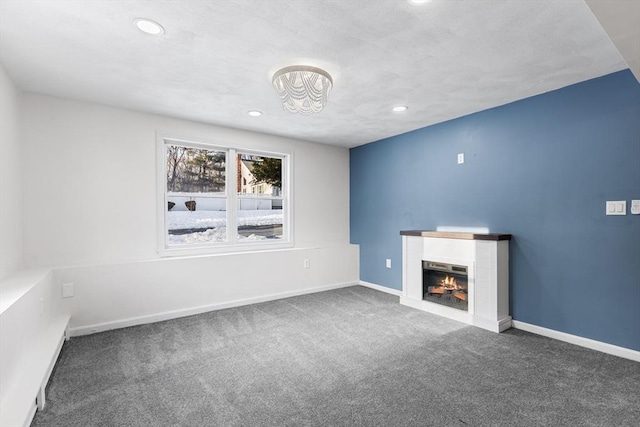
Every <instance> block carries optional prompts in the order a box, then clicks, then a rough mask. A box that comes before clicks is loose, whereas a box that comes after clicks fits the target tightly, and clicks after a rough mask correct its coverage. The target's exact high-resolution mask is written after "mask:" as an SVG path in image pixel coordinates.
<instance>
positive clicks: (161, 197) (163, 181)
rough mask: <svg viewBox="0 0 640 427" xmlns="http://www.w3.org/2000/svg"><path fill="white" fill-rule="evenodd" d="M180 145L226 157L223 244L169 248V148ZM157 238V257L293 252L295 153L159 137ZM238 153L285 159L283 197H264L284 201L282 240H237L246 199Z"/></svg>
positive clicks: (157, 148)
mask: <svg viewBox="0 0 640 427" xmlns="http://www.w3.org/2000/svg"><path fill="white" fill-rule="evenodd" d="M168 145H181V146H184V147H190V148H201V149H206V150H216V151H222V152H225V153H226V169H225V192H224V194H225V196H224V197H225V198H226V203H227V210H226V212H227V225H226V227H227V240H226V241H224V242H212V243H203V244H190V245H174V246H169V245H168V244H167V214H168V210H167V202H168V195H167V174H166V165H167V157H166V156H167V146H168ZM156 152H157V160H156V162H157V165H156V171H157V175H156V184H157V201H158V203H157V208H156V209H157V213H158V215H157V225H158V226H157V230H158V232H157V234H158V253H159V254H160V255H161V256H188V255H203V254H215V253H234V252H245V251H261V250H277V249H285V248H292V247H293V246H294V239H293V214H292V212H293V199H292V194H293V185H292V184H293V183H292V180H291V177H292V176H293V174H292V169H293V151H289V152H283V151H267V150H260V149H258V150H256V149H253V148H245V147H240V146H238V145H235V144H232V143H225V144H221V143H219V142H211V141H204V140H203V139H201V138H197V139H184V138H176V137H172V136H169V135H166V134H161V133H158V135H157V145H156ZM238 153H242V154H249V155H255V156H266V157H275V158H280V159H282V188H281V189H280V190H281V195H280V196H272V197H265V198H269V199H282V216H283V221H282V222H283V224H282V238H281V239H278V240H271V239H270V240H258V241H255V240H252V241H239V240H238V238H237V237H238V236H237V230H238V228H237V224H238V221H237V210H238V206H239V199H240V198H241V197H242V196H243V195H238V192H237V181H236V179H237V161H236V159H237V155H238Z"/></svg>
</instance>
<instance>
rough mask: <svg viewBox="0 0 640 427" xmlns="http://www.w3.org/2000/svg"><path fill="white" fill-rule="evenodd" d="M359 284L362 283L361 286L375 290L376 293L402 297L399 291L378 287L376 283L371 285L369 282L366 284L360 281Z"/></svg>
mask: <svg viewBox="0 0 640 427" xmlns="http://www.w3.org/2000/svg"><path fill="white" fill-rule="evenodd" d="M359 283H360V286H364V287H366V288H371V289H375V290H376V291H380V292H386V293H388V294H391V295H395V296H397V297H401V296H402V291H399V290H397V289H392V288H388V287H386V286H381V285H376V284H375V283H369V282H365V281H363V280H360V282H359Z"/></svg>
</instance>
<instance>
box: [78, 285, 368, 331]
mask: <svg viewBox="0 0 640 427" xmlns="http://www.w3.org/2000/svg"><path fill="white" fill-rule="evenodd" d="M354 285H357V283H354V282H345V283H335V284H331V285H325V286H318V287H315V288H307V289H300V290H295V291H288V292H281V293H277V294H269V295H264V296H260V297H255V298H246V299H240V300H234V301H228V302H222V303H216V304H208V305H202V306H198V307H191V308H185V309H180V310H171V311H165V312H161V313H155V314H148V315H145V316H138V317H131V318H128V319H120V320H113V321H110V322H104V323H96V324H93V325H86V326H76V327H73V328H70V329H69V333H70V335H71V336H72V337H77V336H81V335H89V334H95V333H97V332H104V331H110V330H112V329H120V328H127V327H129V326H136V325H144V324H147V323H154V322H161V321H163V320H171V319H177V318H179V317H186V316H193V315H196V314H202V313H207V312H209V311H215V310H223V309H225V308H233V307H240V306H243V305H250V304H257V303H261V302H267V301H273V300H278V299H283V298H290V297H295V296H299V295H306V294H314V293H317V292H324V291H330V290H332V289H340V288H347V287H349V286H354Z"/></svg>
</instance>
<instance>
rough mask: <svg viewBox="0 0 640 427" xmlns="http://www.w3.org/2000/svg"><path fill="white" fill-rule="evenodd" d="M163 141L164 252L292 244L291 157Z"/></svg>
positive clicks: (162, 248) (162, 249)
mask: <svg viewBox="0 0 640 427" xmlns="http://www.w3.org/2000/svg"><path fill="white" fill-rule="evenodd" d="M161 143H162V148H163V149H162V153H163V155H162V159H161V163H162V167H163V174H162V175H163V180H164V183H163V184H164V185H163V187H164V189H163V193H164V194H163V195H164V197H163V199H164V209H165V212H164V215H163V221H162V222H163V224H162V227H161V228H162V231H161V232H162V236H163V237H162V239H161V241H162V244H161V252H165V253H171V252H175V251H181V252H183V251H184V250H192V249H200V250H199V251H197V252H198V253H200V252H207V251H209V250H211V249H213V248H218V249H220V248H233V247H236V248H239V249H240V248H249V247H251V248H253V247H254V246H260V247H262V246H265V247H267V246H274V245H276V246H278V247H281V246H282V244H286V245H290V244H291V234H290V229H291V228H290V227H291V225H290V215H289V201H288V197H286V195H287V190H286V188H287V176H288V175H287V172H288V170H289V164H288V161H289V155H287V154H275V153H263V152H253V151H245V150H237V149H235V148H229V147H220V146H212V145H211V146H210V145H207V144H201V143H190V142H184V141H178V140H171V139H163V140H162V141H161ZM228 159H234V160H235V161H227V160H228ZM253 172H255V174H254V173H253ZM231 250H233V249H231Z"/></svg>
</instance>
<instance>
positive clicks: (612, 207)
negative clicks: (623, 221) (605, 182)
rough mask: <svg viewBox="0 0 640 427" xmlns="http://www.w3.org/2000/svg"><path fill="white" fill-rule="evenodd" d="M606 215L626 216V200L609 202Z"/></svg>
mask: <svg viewBox="0 0 640 427" xmlns="http://www.w3.org/2000/svg"><path fill="white" fill-rule="evenodd" d="M606 214H607V215H626V214H627V201H626V200H613V201H607V210H606Z"/></svg>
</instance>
